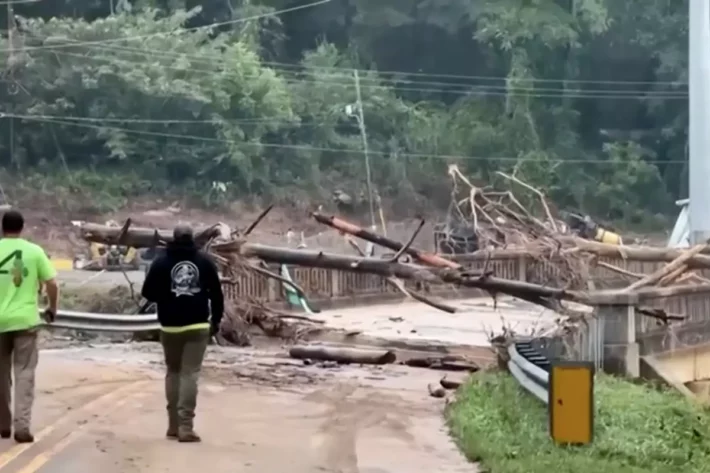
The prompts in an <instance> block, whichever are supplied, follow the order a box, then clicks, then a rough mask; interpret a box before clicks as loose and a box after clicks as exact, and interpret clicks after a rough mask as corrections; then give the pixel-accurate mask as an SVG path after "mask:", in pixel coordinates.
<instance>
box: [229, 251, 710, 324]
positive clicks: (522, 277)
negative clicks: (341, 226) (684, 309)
mask: <svg viewBox="0 0 710 473" xmlns="http://www.w3.org/2000/svg"><path fill="white" fill-rule="evenodd" d="M599 261H601V262H605V263H609V264H611V265H614V266H616V267H618V268H621V269H622V270H625V271H627V272H630V273H635V274H650V273H652V272H654V271H655V270H657V269H659V268H660V267H662V266H663V265H664V264H665V263H663V262H659V263H649V262H643V261H632V260H624V259H621V258H601V259H600V260H599ZM561 263H562V261H561V260H560V261H559V262H558V261H555V260H554V259H553V260H541V259H539V258H536V257H533V256H530V255H521V256H512V257H510V256H508V257H504V258H497V259H492V260H491V261H490V262H489V263H488V266H487V268H488V269H492V270H493V271H494V274H495V275H496V276H497V277H501V278H506V279H513V280H518V281H525V282H533V283H539V284H548V283H550V282H551V281H553V280H554V279H555V277H556V276H557V275H558V274H559V272H560V267H561ZM465 264H466V265H469V266H471V267H472V268H474V269H476V268H478V269H483V268H484V266H486V257H485V255H478V256H471V257H469V258H467V259H466V262H465ZM289 270H290V271H291V276H292V277H293V280H294V282H295V283H297V284H298V285H300V286H301V287H302V288H303V289H304V290H305V291H306V293H307V294H308V295H309V297H310V298H311V299H312V300H314V301H318V300H320V301H326V300H332V301H336V302H337V301H339V300H341V301H347V300H348V299H352V298H358V299H363V298H372V299H373V301H379V300H386V299H396V298H398V297H401V294H400V293H399V292H398V291H397V290H396V289H394V288H392V287H391V286H390V285H389V284H387V282H386V281H385V279H384V278H382V277H380V276H376V275H370V274H360V273H353V272H348V271H333V270H328V269H320V268H289ZM707 276H708V277H710V271H709V272H707ZM590 277H591V279H592V280H593V281H594V283H595V286H596V287H597V288H598V289H610V288H615V287H622V286H623V285H625V284H628V281H629V280H628V278H624V276H622V275H620V274H619V273H617V272H614V271H612V270H609V269H607V268H605V267H603V266H596V267H594V268H593V269H592V270H591V274H590ZM405 284H406V286H407V287H409V288H412V289H415V288H416V283H414V282H412V281H406V282H405ZM584 289H586V288H584ZM224 290H225V294H226V296H227V297H230V298H234V299H238V298H240V297H247V296H248V297H252V298H254V299H257V300H259V301H262V302H266V303H270V302H273V303H278V302H284V301H285V297H284V295H283V293H282V290H281V285H280V283H279V282H278V281H275V280H271V279H267V278H264V277H263V276H260V275H257V274H254V273H246V274H244V275H241V276H238V277H237V278H236V279H235V281H234V284H231V283H230V284H225V286H224ZM431 291H433V292H434V293H435V292H436V291H450V288H443V287H442V288H438V287H435V286H432V287H431ZM673 304H676V306H677V307H679V308H680V306H681V305H682V304H685V302H682V301H679V302H673ZM694 304H696V305H697V303H694ZM679 310H680V309H679ZM697 313H698V314H700V313H701V309H697ZM697 317H700V315H698V316H697Z"/></svg>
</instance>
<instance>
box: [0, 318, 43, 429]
mask: <svg viewBox="0 0 710 473" xmlns="http://www.w3.org/2000/svg"><path fill="white" fill-rule="evenodd" d="M37 333H38V329H31V330H21V331H17V332H5V333H0V431H10V429H11V428H12V427H13V417H12V375H13V371H14V375H15V418H14V429H15V432H16V433H17V432H20V433H24V432H27V433H29V432H30V424H31V422H32V404H33V403H34V397H35V371H36V370H37V361H38V358H39V356H38V352H37Z"/></svg>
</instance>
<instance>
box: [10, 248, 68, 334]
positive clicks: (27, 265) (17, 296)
mask: <svg viewBox="0 0 710 473" xmlns="http://www.w3.org/2000/svg"><path fill="white" fill-rule="evenodd" d="M56 276H57V272H56V271H55V269H54V266H52V263H51V262H50V261H49V258H48V257H47V254H46V253H45V252H44V250H43V249H42V248H40V247H39V246H38V245H35V244H34V243H30V242H29V241H27V240H25V239H22V238H2V239H0V332H14V331H17V330H27V329H29V328H32V327H35V326H37V325H39V324H40V317H39V304H38V301H37V299H38V297H37V296H38V292H39V284H40V282H45V281H49V280H50V279H53V278H55V277H56Z"/></svg>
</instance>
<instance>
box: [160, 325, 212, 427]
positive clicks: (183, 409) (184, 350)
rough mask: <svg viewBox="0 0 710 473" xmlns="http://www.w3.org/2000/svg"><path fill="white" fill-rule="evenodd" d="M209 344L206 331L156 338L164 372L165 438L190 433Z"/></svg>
mask: <svg viewBox="0 0 710 473" xmlns="http://www.w3.org/2000/svg"><path fill="white" fill-rule="evenodd" d="M209 340H210V332H209V329H196V330H187V331H184V332H176V333H172V332H161V334H160V341H161V343H162V345H163V352H164V354H165V365H166V368H167V373H166V375H165V397H166V400H167V402H168V406H167V409H168V434H169V435H178V433H180V434H187V433H191V432H193V427H194V426H193V420H194V418H195V407H196V406H197V381H198V379H199V377H200V370H201V368H202V360H203V359H204V357H205V350H206V349H207V345H208V343H209Z"/></svg>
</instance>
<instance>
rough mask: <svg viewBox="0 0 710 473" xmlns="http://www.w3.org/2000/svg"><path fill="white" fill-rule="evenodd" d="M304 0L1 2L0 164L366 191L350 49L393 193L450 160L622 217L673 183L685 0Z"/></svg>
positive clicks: (290, 190)
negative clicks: (8, 28) (8, 27)
mask: <svg viewBox="0 0 710 473" xmlns="http://www.w3.org/2000/svg"><path fill="white" fill-rule="evenodd" d="M307 3H308V2H306V1H293V0H291V1H286V0H140V1H139V0H53V1H51V2H50V1H43V2H37V3H18V4H16V5H14V14H15V15H16V18H15V21H14V22H11V24H14V28H13V29H12V34H11V35H7V34H6V35H5V36H4V37H3V39H2V44H0V51H2V52H1V53H0V54H1V57H0V60H1V61H2V63H4V64H5V71H4V74H3V76H2V83H0V112H2V113H3V114H4V115H3V118H0V122H1V123H2V127H0V131H1V133H0V159H1V160H2V165H3V167H4V169H5V170H6V171H7V172H11V173H12V174H13V175H15V176H19V179H20V180H21V181H23V182H29V181H30V180H31V179H35V180H37V179H40V180H41V179H43V178H50V179H53V181H52V182H61V183H62V184H63V185H64V186H65V187H68V188H70V189H71V188H73V189H76V190H77V192H88V191H91V192H103V193H106V194H108V195H109V196H119V197H122V198H127V197H130V196H134V195H136V194H141V193H156V192H166V191H171V190H172V191H174V190H180V191H183V192H188V193H192V194H194V195H198V196H200V198H201V199H203V201H204V202H205V203H208V204H215V203H220V202H224V201H226V200H229V199H233V198H245V197H246V198H253V197H256V196H259V197H263V198H265V199H277V200H289V199H294V198H306V197H308V198H316V199H317V198H323V197H325V196H327V195H329V194H330V193H331V192H332V191H333V190H335V189H336V188H339V189H344V190H345V191H346V192H349V193H350V194H351V195H354V196H364V195H365V193H364V187H365V186H364V155H363V151H362V150H363V146H362V140H361V136H360V131H359V127H358V122H357V121H356V120H355V119H354V118H353V117H350V116H348V115H347V114H346V113H345V107H346V105H348V104H352V103H354V102H355V101H356V90H355V87H354V78H353V69H358V70H359V75H360V81H361V85H362V103H363V111H364V116H365V124H366V128H367V132H368V145H369V148H370V152H371V153H370V154H371V161H372V168H373V171H372V174H373V180H374V183H375V186H376V189H377V191H378V192H379V193H380V194H381V195H382V196H383V198H387V199H390V200H391V201H393V202H394V203H395V204H397V203H399V208H402V209H405V210H406V209H411V210H416V209H418V208H421V207H423V206H425V205H432V204H433V205H441V206H444V205H446V204H447V203H448V200H449V188H448V183H449V182H448V177H447V174H446V169H447V165H448V164H451V163H456V164H458V165H459V166H460V167H461V168H462V170H463V171H464V172H466V173H467V174H468V175H470V176H472V177H474V178H476V179H478V180H479V181H480V182H485V183H490V184H495V183H496V179H495V177H494V172H495V171H497V170H502V171H506V172H513V171H515V172H516V175H517V176H518V177H520V178H522V179H524V180H527V181H528V182H530V183H532V184H534V185H537V186H539V187H541V188H542V189H543V190H544V191H545V192H546V193H547V194H548V195H550V196H551V197H552V198H553V199H554V201H555V202H556V204H557V205H558V206H559V207H563V208H569V209H573V210H578V211H584V212H589V213H591V214H593V215H595V216H597V217H599V218H601V219H609V220H615V221H621V222H625V223H628V224H638V223H642V222H644V221H649V219H651V220H653V219H655V218H656V217H657V216H659V215H661V216H662V215H666V216H667V215H670V214H672V212H673V199H674V198H678V197H685V196H686V195H687V189H686V187H687V185H686V182H687V165H686V141H687V136H686V135H687V131H686V130H687V11H688V5H687V0H685V1H684V0H678V1H673V2H669V1H667V0H644V1H643V2H641V1H640V0H626V1H624V2H619V1H612V0H378V1H373V0H331V1H330V2H327V3H321V4H318V5H315V6H311V7H307ZM299 7H302V8H299ZM3 8H4V7H3ZM289 9H291V10H292V11H290V12H285V13H280V12H281V11H283V10H289ZM3 16H4V18H0V21H2V24H6V23H7V14H6V12H4V11H3V12H2V15H0V17H3ZM214 23H219V25H218V26H210V25H212V24H214ZM38 176H41V177H38ZM295 196H299V197H295Z"/></svg>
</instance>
